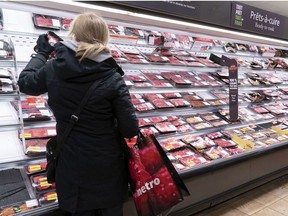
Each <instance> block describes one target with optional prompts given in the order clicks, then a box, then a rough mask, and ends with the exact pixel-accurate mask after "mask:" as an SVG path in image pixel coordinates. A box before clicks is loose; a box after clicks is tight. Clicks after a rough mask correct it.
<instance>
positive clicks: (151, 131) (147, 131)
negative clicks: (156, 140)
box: [140, 126, 159, 137]
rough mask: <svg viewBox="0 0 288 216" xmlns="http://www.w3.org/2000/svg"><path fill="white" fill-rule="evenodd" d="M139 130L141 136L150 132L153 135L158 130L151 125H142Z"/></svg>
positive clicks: (157, 132)
mask: <svg viewBox="0 0 288 216" xmlns="http://www.w3.org/2000/svg"><path fill="white" fill-rule="evenodd" d="M140 132H141V133H142V134H143V136H145V137H146V136H149V135H151V134H153V135H157V134H159V131H158V130H157V129H156V128H155V127H153V126H151V127H143V128H141V129H140Z"/></svg>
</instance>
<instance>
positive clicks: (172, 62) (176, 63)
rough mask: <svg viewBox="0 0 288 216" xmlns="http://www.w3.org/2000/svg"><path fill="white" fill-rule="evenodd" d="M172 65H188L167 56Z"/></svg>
mask: <svg viewBox="0 0 288 216" xmlns="http://www.w3.org/2000/svg"><path fill="white" fill-rule="evenodd" d="M167 59H168V60H169V62H170V64H172V65H186V63H185V62H184V61H180V60H179V59H177V58H175V57H174V56H167Z"/></svg>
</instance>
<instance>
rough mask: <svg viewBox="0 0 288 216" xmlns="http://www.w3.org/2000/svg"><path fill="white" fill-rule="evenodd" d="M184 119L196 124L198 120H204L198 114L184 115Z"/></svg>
mask: <svg viewBox="0 0 288 216" xmlns="http://www.w3.org/2000/svg"><path fill="white" fill-rule="evenodd" d="M185 120H186V121H187V122H188V123H190V124H196V123H199V122H203V121H204V120H203V119H202V118H201V117H200V116H198V115H194V116H185Z"/></svg>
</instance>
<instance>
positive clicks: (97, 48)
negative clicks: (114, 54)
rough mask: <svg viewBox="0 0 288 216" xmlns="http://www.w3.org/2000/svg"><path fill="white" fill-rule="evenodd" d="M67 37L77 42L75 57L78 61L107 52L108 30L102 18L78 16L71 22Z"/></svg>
mask: <svg viewBox="0 0 288 216" xmlns="http://www.w3.org/2000/svg"><path fill="white" fill-rule="evenodd" d="M69 36H70V37H72V38H73V39H75V40H76V41H77V42H78V44H79V45H78V49H77V50H76V56H77V57H80V61H82V60H83V59H84V58H86V57H88V56H97V55H98V54H99V53H100V52H109V48H108V47H107V43H108V40H109V29H108V26H107V24H106V22H105V21H104V20H103V18H102V17H100V16H98V15H96V14H94V13H84V14H80V15H78V16H77V17H76V18H75V19H74V20H73V22H72V25H71V28H70V32H69Z"/></svg>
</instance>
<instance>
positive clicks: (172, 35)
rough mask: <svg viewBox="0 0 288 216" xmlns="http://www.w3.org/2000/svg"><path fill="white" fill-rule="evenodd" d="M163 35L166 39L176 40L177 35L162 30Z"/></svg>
mask: <svg viewBox="0 0 288 216" xmlns="http://www.w3.org/2000/svg"><path fill="white" fill-rule="evenodd" d="M162 36H164V38H165V40H166V41H172V40H176V35H175V34H172V33H167V32H162Z"/></svg>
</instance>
